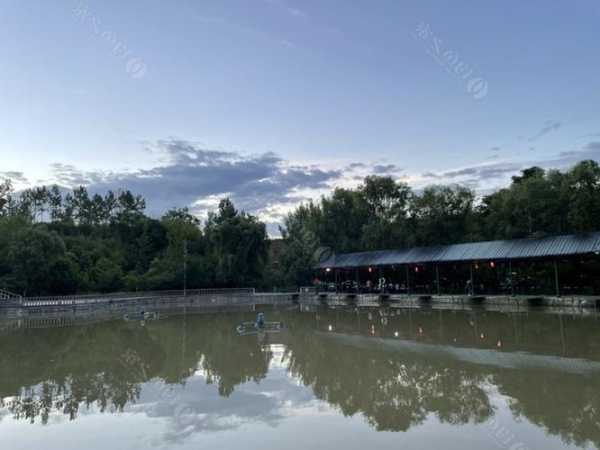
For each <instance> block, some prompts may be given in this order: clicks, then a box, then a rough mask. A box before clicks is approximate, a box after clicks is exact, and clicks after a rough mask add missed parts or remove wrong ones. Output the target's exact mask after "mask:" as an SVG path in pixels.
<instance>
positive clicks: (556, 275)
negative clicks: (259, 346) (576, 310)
mask: <svg viewBox="0 0 600 450" xmlns="http://www.w3.org/2000/svg"><path fill="white" fill-rule="evenodd" d="M554 287H555V288H556V296H557V297H560V282H559V280H558V260H557V259H555V260H554Z"/></svg>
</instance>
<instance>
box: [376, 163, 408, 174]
mask: <svg viewBox="0 0 600 450" xmlns="http://www.w3.org/2000/svg"><path fill="white" fill-rule="evenodd" d="M401 170H402V169H401V168H400V167H398V166H397V165H395V164H376V165H374V166H373V172H374V173H376V174H378V175H385V174H390V173H395V172H400V171H401Z"/></svg>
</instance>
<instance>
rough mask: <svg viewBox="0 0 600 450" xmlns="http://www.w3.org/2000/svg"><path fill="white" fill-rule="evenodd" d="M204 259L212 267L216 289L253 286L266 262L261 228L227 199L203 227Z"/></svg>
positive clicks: (260, 224) (264, 235)
mask: <svg viewBox="0 0 600 450" xmlns="http://www.w3.org/2000/svg"><path fill="white" fill-rule="evenodd" d="M205 234H206V239H207V247H208V248H207V256H208V258H209V259H210V261H211V264H212V265H213V267H214V271H215V272H214V280H215V283H216V284H217V286H222V287H233V286H253V285H256V284H258V283H260V281H261V280H262V276H263V271H264V267H265V264H266V261H267V254H268V240H267V232H266V227H265V224H264V223H262V222H260V221H259V220H258V219H257V218H256V217H254V216H252V215H249V214H246V213H244V212H241V213H240V212H238V211H237V210H236V209H235V207H234V206H233V203H232V202H231V201H230V200H229V199H224V200H221V202H220V203H219V211H218V213H216V214H214V213H213V214H210V215H209V218H208V220H207V223H206V227H205Z"/></svg>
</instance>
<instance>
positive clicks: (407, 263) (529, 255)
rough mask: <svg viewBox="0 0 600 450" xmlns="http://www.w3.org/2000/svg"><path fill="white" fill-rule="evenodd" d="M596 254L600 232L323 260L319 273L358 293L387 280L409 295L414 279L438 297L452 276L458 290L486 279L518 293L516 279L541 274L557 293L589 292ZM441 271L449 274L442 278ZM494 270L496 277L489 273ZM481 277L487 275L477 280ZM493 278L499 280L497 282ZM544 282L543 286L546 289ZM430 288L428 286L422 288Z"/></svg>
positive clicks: (531, 279)
mask: <svg viewBox="0 0 600 450" xmlns="http://www.w3.org/2000/svg"><path fill="white" fill-rule="evenodd" d="M598 255H600V232H593V233H585V234H572V235H561V236H549V237H543V238H528V239H513V240H498V241H485V242H469V243H463V244H454V245H443V246H432V247H414V248H407V249H400V250H382V251H370V252H359V253H342V254H331V255H329V256H328V257H327V258H325V259H323V260H321V261H320V262H319V263H318V265H317V268H318V269H319V271H320V272H321V273H322V275H324V276H325V278H327V277H328V274H330V273H332V272H333V275H335V279H334V280H333V281H334V282H335V283H336V284H337V283H339V282H342V283H346V285H348V283H349V280H352V282H354V284H355V285H356V286H355V287H356V288H358V289H360V283H361V279H362V280H363V281H364V282H367V281H370V283H368V284H370V285H374V284H381V279H382V278H384V279H385V283H386V284H387V285H389V284H390V282H391V284H392V286H394V287H395V286H396V285H398V284H399V283H400V284H403V285H404V289H405V290H408V289H409V286H410V282H411V279H410V278H411V277H412V278H413V279H414V280H412V281H413V287H414V288H415V289H416V288H417V283H420V284H421V285H422V286H421V287H423V288H429V290H430V291H431V290H432V291H434V292H435V291H437V292H440V290H441V287H442V286H441V285H442V284H443V282H444V281H451V278H452V277H454V279H455V284H456V281H457V282H458V285H461V284H463V282H464V284H469V283H470V284H471V285H472V286H475V287H476V282H477V281H478V280H477V279H481V280H483V279H486V282H487V285H488V287H491V286H492V285H497V286H496V287H498V288H500V285H501V284H504V285H505V289H504V290H506V289H510V290H511V291H513V292H514V289H515V278H516V279H517V282H521V281H523V280H521V278H523V277H525V279H526V280H527V282H528V284H530V285H531V284H534V283H535V277H536V276H537V277H540V278H544V279H545V278H547V275H548V274H546V273H544V274H540V273H539V272H540V271H541V272H549V273H550V275H552V278H553V279H552V280H551V281H552V283H551V284H552V288H553V290H555V291H556V293H558V292H560V291H559V289H560V286H559V283H560V281H565V282H566V281H568V282H569V284H570V285H574V284H577V285H578V286H577V287H578V288H581V287H585V286H584V285H585V284H586V283H587V284H588V285H589V286H588V288H589V289H588V290H590V289H591V290H594V289H600V286H598V287H597V288H596V287H595V286H592V285H593V284H594V282H593V281H588V280H582V279H581V278H582V277H581V276H580V275H585V277H584V278H590V279H593V278H599V279H600V265H598V264H597V263H598V262H599V261H600V260H599V258H598ZM400 268H403V269H404V272H405V274H404V275H403V276H402V275H400V273H399V272H402V271H401V270H399V269H400ZM540 268H542V269H543V270H541V269H540ZM559 268H560V269H563V270H561V272H564V274H563V275H564V276H563V277H560V274H559ZM440 270H442V272H445V273H444V274H442V275H441V276H440ZM480 270H481V272H479V271H480ZM490 270H492V272H493V273H487V272H490ZM409 271H410V274H409ZM453 271H454V274H453V273H452V272H453ZM428 272H429V275H430V276H429V277H425V276H424V274H427V273H428ZM484 272H485V273H484ZM536 272H537V275H536ZM577 272H579V273H577ZM478 273H481V274H482V275H485V276H479V277H477V275H478ZM419 274H420V275H419ZM491 275H494V276H495V279H496V281H495V282H493V278H494V277H492V276H491ZM519 275H523V277H519ZM559 277H560V278H562V280H561V279H560V278H559ZM476 278H477V279H476ZM573 278H575V280H573ZM545 281H546V280H544V283H542V284H548V283H546V282H545ZM428 283H429V286H424V285H427V284H428ZM582 283H583V285H582ZM446 284H448V283H446ZM521 284H523V283H521ZM455 288H456V286H455ZM459 289H460V288H459ZM482 290H486V287H485V286H483V287H482Z"/></svg>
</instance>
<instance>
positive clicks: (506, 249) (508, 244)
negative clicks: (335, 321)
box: [317, 232, 600, 268]
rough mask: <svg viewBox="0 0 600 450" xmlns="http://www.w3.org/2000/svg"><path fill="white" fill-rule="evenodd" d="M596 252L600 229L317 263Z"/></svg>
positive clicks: (359, 255)
mask: <svg viewBox="0 0 600 450" xmlns="http://www.w3.org/2000/svg"><path fill="white" fill-rule="evenodd" d="M593 252H600V232H594V233H586V234H572V235H563V236H550V237H544V238H530V239H513V240H505V241H486V242H468V243H465V244H454V245H444V246H436V247H413V248H408V249H402V250H383V251H373V252H360V253H342V254H338V255H332V256H330V257H329V258H327V259H326V260H323V261H321V262H320V263H319V264H317V267H318V268H326V267H332V268H333V267H339V268H341V267H364V266H384V265H385V266H387V265H392V264H421V263H428V262H457V261H481V260H503V259H527V258H544V257H551V256H568V255H580V254H585V253H593Z"/></svg>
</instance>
